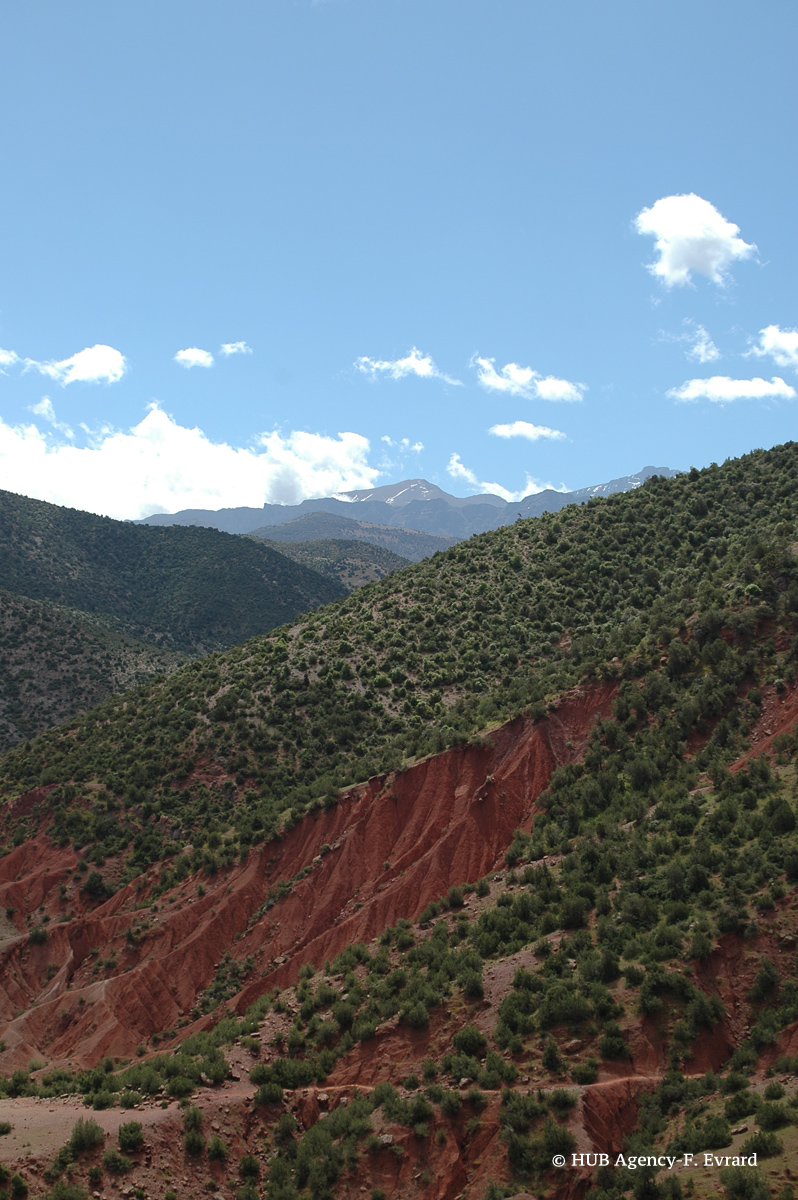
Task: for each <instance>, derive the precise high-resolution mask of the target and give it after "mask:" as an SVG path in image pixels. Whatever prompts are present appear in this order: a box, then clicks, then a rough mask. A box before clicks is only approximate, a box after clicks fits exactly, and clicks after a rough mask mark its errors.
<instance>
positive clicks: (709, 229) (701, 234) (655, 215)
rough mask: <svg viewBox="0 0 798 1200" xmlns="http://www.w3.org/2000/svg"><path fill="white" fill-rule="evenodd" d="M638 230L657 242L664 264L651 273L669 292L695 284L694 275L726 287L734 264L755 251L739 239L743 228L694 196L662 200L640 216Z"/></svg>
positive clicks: (653, 266) (657, 264) (658, 263)
mask: <svg viewBox="0 0 798 1200" xmlns="http://www.w3.org/2000/svg"><path fill="white" fill-rule="evenodd" d="M635 226H636V228H637V232H638V233H642V234H649V235H651V236H653V237H654V238H656V243H655V248H656V250H657V253H658V254H659V258H658V259H657V261H656V262H653V263H650V264H649V266H648V270H649V271H650V272H651V274H652V275H655V276H656V277H657V278H658V279H661V280H662V281H663V283H665V284H666V285H667V286H668V287H673V286H674V285H682V284H686V283H690V282H691V272H693V271H696V272H697V273H698V274H699V275H705V276H706V277H707V279H711V280H712V282H713V283H719V284H724V283H725V282H726V280H727V278H728V272H729V267H730V266H731V265H732V263H733V262H736V261H737V260H738V259H744V258H749V257H750V256H751V255H752V254H753V253H754V252H755V250H756V246H755V245H754V244H753V243H750V244H749V243H748V242H744V241H743V240H742V238H741V237H740V236H739V233H740V227H739V225H735V224H733V223H732V222H731V221H727V220H726V218H725V217H724V216H722V215H721V214H720V213H719V212H718V210H717V209H716V208H715V206H714V204H710V202H709V201H708V200H704V199H702V197H701V196H696V195H695V193H694V192H690V193H689V195H686V196H664V197H663V198H662V199H661V200H657V202H656V204H652V206H651V208H644V209H643V210H642V212H639V213H638V214H637V217H636V218H635Z"/></svg>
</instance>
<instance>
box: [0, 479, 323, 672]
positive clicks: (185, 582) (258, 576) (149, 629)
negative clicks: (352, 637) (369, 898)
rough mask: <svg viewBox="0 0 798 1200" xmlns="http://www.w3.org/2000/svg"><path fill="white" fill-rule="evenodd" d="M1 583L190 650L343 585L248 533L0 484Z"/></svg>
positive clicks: (274, 618) (242, 634) (249, 630)
mask: <svg viewBox="0 0 798 1200" xmlns="http://www.w3.org/2000/svg"><path fill="white" fill-rule="evenodd" d="M0 564H2V565H1V566H0V586H2V587H4V588H6V589H7V590H8V591H10V592H15V593H17V594H18V595H22V596H28V597H30V598H31V599H34V600H49V601H53V602H55V603H56V604H61V605H65V606H67V607H69V608H74V609H80V610H82V611H84V612H87V613H91V614H94V615H98V616H102V617H103V618H105V620H106V621H107V622H108V623H110V624H112V625H113V626H114V627H115V628H116V629H118V630H120V631H123V632H125V633H127V634H129V635H131V636H133V637H136V638H139V639H143V640H145V641H148V642H151V643H156V644H158V645H162V646H164V647H167V648H170V649H177V650H184V651H187V652H189V653H192V654H196V653H205V652H207V651H209V650H213V649H218V648H219V647H221V646H228V645H231V644H232V643H235V642H240V641H243V640H244V639H246V638H248V637H251V636H252V635H253V634H256V633H262V632H264V631H266V630H268V629H271V628H273V627H274V626H275V625H279V624H280V623H282V622H284V621H288V620H291V619H293V618H294V617H295V616H296V615H297V614H298V613H300V612H303V611H305V610H306V609H308V608H313V607H314V606H316V605H318V604H322V603H324V602H325V601H329V600H332V599H334V598H335V597H336V596H340V595H342V594H343V588H341V587H340V586H339V585H338V584H336V583H335V582H334V581H332V580H330V579H325V578H323V577H319V576H318V575H317V574H316V573H315V572H313V571H310V570H308V569H307V568H305V567H303V566H301V565H300V564H299V563H295V562H292V561H291V560H290V559H287V558H286V557H285V556H284V555H281V554H278V553H277V552H276V551H275V550H272V549H270V548H269V547H267V546H262V545H260V544H259V543H258V542H257V541H255V540H252V539H250V538H239V537H234V536H232V535H230V534H223V533H219V532H218V531H217V530H213V529H198V528H192V527H187V528H179V527H170V528H166V529H153V528H151V527H149V526H145V525H134V524H131V523H129V522H125V521H113V520H111V519H110V518H107V517H98V516H95V515H94V514H92V513H86V512H80V511H79V510H77V509H70V508H60V507H58V506H57V505H55V504H46V503H44V502H43V501H40V500H30V499H28V498H27V497H24V496H17V495H14V494H13V493H11V492H0Z"/></svg>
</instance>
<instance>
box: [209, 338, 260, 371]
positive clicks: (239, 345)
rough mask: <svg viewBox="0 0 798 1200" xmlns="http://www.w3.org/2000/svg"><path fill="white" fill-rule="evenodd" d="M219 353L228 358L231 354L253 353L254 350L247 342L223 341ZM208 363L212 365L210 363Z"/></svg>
mask: <svg viewBox="0 0 798 1200" xmlns="http://www.w3.org/2000/svg"><path fill="white" fill-rule="evenodd" d="M219 353H220V354H224V356H225V357H226V358H228V357H229V356H230V355H231V354H251V353H252V350H251V349H250V347H249V346H248V345H247V343H246V342H222V344H221V346H220V347H219ZM206 365H207V366H210V363H208V364H206Z"/></svg>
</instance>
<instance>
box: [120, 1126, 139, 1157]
mask: <svg viewBox="0 0 798 1200" xmlns="http://www.w3.org/2000/svg"><path fill="white" fill-rule="evenodd" d="M143 1145H144V1131H143V1129H142V1127H141V1121H128V1122H126V1123H125V1124H123V1125H120V1126H119V1149H120V1150H123V1151H124V1152H125V1153H126V1154H130V1153H132V1152H133V1151H135V1150H140V1149H141V1147H142V1146H143Z"/></svg>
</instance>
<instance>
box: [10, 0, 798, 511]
mask: <svg viewBox="0 0 798 1200" xmlns="http://www.w3.org/2000/svg"><path fill="white" fill-rule="evenodd" d="M797 26H798V10H797V9H796V6H795V5H794V3H792V2H791V0H781V2H777V3H769V4H766V5H764V6H758V7H756V8H755V7H754V6H753V5H751V4H750V3H745V4H744V3H741V2H738V0H722V2H715V0H702V3H701V4H699V5H696V4H695V3H684V2H682V0H668V2H667V3H662V2H659V3H658V2H649V3H646V4H640V3H639V0H615V2H613V0H608V2H605V3H603V4H601V5H597V4H595V3H591V2H588V0H584V2H579V3H577V2H568V0H564V2H562V3H558V4H553V3H540V2H538V0H317V2H316V3H314V2H313V0H238V2H235V0H234V2H230V0H227V2H222V0H218V2H215V3H209V2H207V0H192V3H190V4H188V3H183V2H182V0H169V3H167V4H164V3H162V2H158V3H155V2H151V0H137V2H136V3H132V2H128V3H124V2H121V3H115V4H109V3H107V0H102V2H100V0H72V3H70V4H69V5H53V4H52V3H49V0H48V2H46V3H45V2H43V0H27V3H26V4H24V5H15V6H10V7H7V9H6V11H5V13H4V18H3V41H4V47H5V54H4V69H3V73H2V78H1V79H0V145H1V146H2V161H3V167H4V170H3V188H2V193H0V211H2V235H0V347H2V353H0V367H1V368H2V374H0V486H2V487H6V488H9V489H10V490H13V491H20V492H24V493H26V494H28V495H33V496H38V497H41V498H43V499H48V500H54V501H56V502H58V503H65V504H71V505H75V506H77V507H83V508H89V509H92V510H93V511H97V512H105V513H108V514H109V515H113V516H117V517H138V516H142V515H146V514H147V513H150V512H153V511H164V510H166V511H173V510H174V509H177V508H181V507H189V506H202V507H210V508H216V507H222V506H227V505H237V504H252V505H257V504H260V503H263V501H265V500H271V501H285V502H295V501H297V500H299V499H302V498H303V496H310V495H321V494H330V493H331V492H335V491H337V490H340V489H343V488H346V487H350V488H354V487H363V486H367V485H368V484H370V483H387V482H391V481H392V480H397V479H401V478H404V477H407V476H416V475H423V476H425V477H426V478H428V479H430V480H433V481H434V482H437V483H438V484H440V485H441V486H443V487H445V488H447V490H450V491H454V492H456V493H458V494H467V493H470V492H473V491H475V490H484V488H485V486H486V485H490V486H491V487H492V489H493V490H497V489H502V494H506V495H507V496H510V495H519V494H522V493H523V492H525V491H527V490H531V489H534V488H537V487H540V486H543V485H544V484H553V485H554V486H557V487H562V486H566V487H568V488H575V487H581V486H585V485H588V484H591V483H596V482H600V481H603V480H605V479H609V478H611V477H613V476H617V475H621V474H627V473H629V472H632V471H635V470H638V469H639V468H640V467H642V466H643V465H644V464H647V463H654V464H657V465H662V466H666V465H667V466H672V467H678V468H686V467H688V466H690V465H691V464H695V465H699V466H701V465H705V464H707V463H709V462H711V461H717V462H721V461H722V460H723V459H725V458H726V457H728V456H734V455H737V454H741V453H744V452H745V451H747V450H750V449H752V448H754V447H756V446H770V445H773V444H776V443H778V442H782V441H785V440H788V439H790V438H793V437H794V436H795V430H796V413H797V412H798V401H797V400H796V398H795V392H796V389H798V334H796V333H795V330H796V327H797V326H798V301H797V299H796V287H795V280H796V278H797V277H798V226H797V224H796V212H797V211H798V205H796V168H795V163H796V144H795V143H796V138H795V128H796V124H795V113H796V111H798V105H797V104H796V94H795V93H796V72H795V69H794V47H795V44H796V34H797V33H798V28H797ZM686 197H691V199H685V198H686ZM641 214H642V215H641ZM658 243H659V248H658ZM762 331H766V332H764V333H763V332H762ZM223 346H226V347H227V352H225V351H224V350H222V347H223ZM180 352H188V353H183V355H182V358H180V357H178V358H177V359H176V356H179V355H180ZM211 360H212V361H211ZM752 381H754V382H753V383H752ZM756 381H759V382H756Z"/></svg>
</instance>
